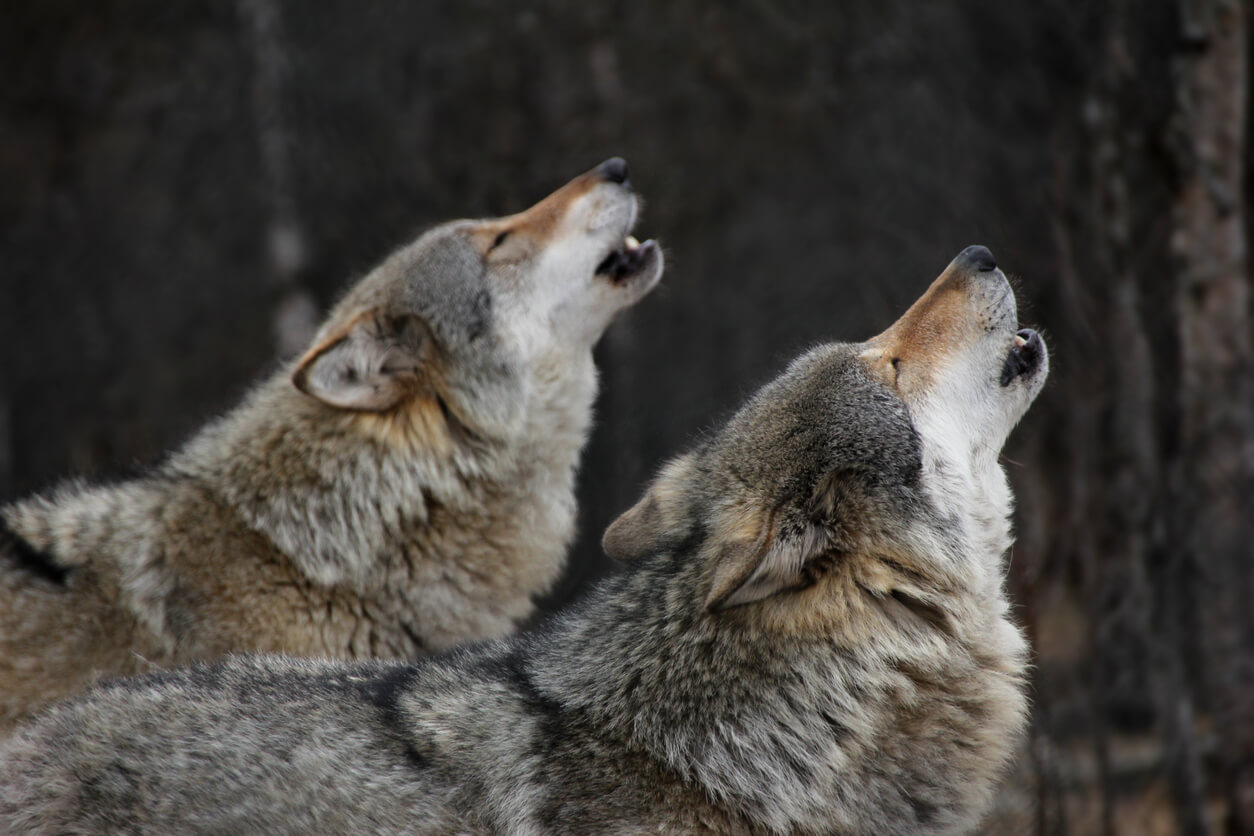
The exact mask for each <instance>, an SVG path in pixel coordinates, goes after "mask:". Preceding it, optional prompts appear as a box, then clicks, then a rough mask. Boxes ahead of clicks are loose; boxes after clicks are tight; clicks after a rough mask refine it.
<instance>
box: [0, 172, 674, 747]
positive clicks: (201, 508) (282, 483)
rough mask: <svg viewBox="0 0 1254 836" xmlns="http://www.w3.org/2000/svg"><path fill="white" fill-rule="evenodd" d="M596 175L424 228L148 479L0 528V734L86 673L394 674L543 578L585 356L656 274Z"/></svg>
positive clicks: (574, 441)
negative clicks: (274, 658)
mask: <svg viewBox="0 0 1254 836" xmlns="http://www.w3.org/2000/svg"><path fill="white" fill-rule="evenodd" d="M637 210H638V198H637V196H636V194H635V192H634V191H633V189H632V186H631V182H630V179H629V176H628V168H627V164H626V163H625V162H624V161H623V160H621V159H619V158H615V159H611V160H608V161H606V162H605V163H603V164H601V165H600V166H598V167H597V168H595V169H593V170H592V171H589V172H587V173H585V174H583V175H582V176H580V177H577V178H575V179H574V180H573V181H571V182H570V183H568V184H567V185H565V186H563V187H562V188H560V189H558V190H557V191H556V192H554V193H553V194H551V195H550V196H548V197H547V198H545V199H544V200H542V201H540V202H539V203H538V204H536V205H535V206H533V207H532V208H530V209H528V210H526V211H524V212H521V213H520V214H516V215H511V216H508V217H502V218H494V219H489V220H479V221H456V222H452V223H448V224H445V225H442V226H438V227H436V228H434V229H432V230H431V231H429V232H427V233H426V234H424V235H422V236H421V237H419V238H418V239H417V240H416V241H415V242H413V243H411V244H409V245H408V246H406V247H404V248H402V249H400V250H399V251H397V252H395V253H394V254H392V255H391V256H389V257H388V258H387V259H386V260H384V261H383V262H382V264H380V265H379V266H378V267H377V268H375V269H374V270H373V271H372V272H370V273H369V274H368V275H367V276H365V277H364V278H363V279H362V280H361V281H360V282H359V283H357V284H356V285H355V286H354V287H352V288H351V290H349V292H348V293H347V294H346V295H345V296H344V297H343V299H342V300H341V301H340V302H339V304H338V305H337V306H336V307H335V308H334V310H333V311H332V312H331V313H330V315H329V317H328V319H327V320H326V321H325V323H323V324H322V326H321V328H320V330H319V331H318V333H317V335H316V337H315V339H314V341H313V344H312V345H311V346H310V347H309V349H308V351H306V352H305V353H304V355H303V356H302V357H299V358H298V359H296V360H295V361H294V362H292V363H290V364H288V365H286V366H285V367H284V368H282V369H280V370H279V371H278V372H277V373H276V374H275V375H274V376H273V377H272V378H270V379H269V380H267V381H265V382H263V383H262V384H261V385H260V386H259V387H258V388H257V389H256V390H255V391H254V392H252V394H251V395H250V396H249V397H248V398H247V399H246V400H245V401H244V403H243V404H242V405H241V406H239V407H238V408H237V409H235V410H234V411H233V412H230V413H229V414H227V415H226V416H225V417H223V418H222V419H220V420H218V421H216V422H214V423H211V424H210V425H208V426H207V427H205V428H204V429H203V431H202V432H200V433H199V434H198V435H197V436H195V437H194V438H193V439H192V440H191V441H190V443H188V444H187V445H186V446H185V447H183V449H181V450H179V451H178V452H176V453H174V454H173V455H172V456H170V457H169V459H168V460H167V461H165V462H164V463H163V464H161V465H160V466H159V467H157V468H156V469H155V470H154V471H153V472H151V473H150V474H148V475H145V476H143V477H141V478H137V479H134V480H132V481H127V482H122V483H120V484H112V485H87V484H82V483H70V484H68V485H65V486H62V487H60V488H58V489H56V490H54V491H52V492H51V493H48V494H47V495H41V496H35V497H33V498H29V499H25V500H22V501H19V502H16V503H15V504H12V505H10V506H8V507H5V508H3V509H0V728H3V727H4V726H7V725H11V724H13V723H14V722H15V721H16V720H17V719H18V718H20V717H22V716H24V715H26V714H28V713H29V712H31V711H33V710H34V709H36V708H38V707H39V706H40V705H41V704H43V703H46V702H49V701H52V700H54V699H58V698H61V697H64V696H67V695H69V694H71V693H75V692H78V691H81V690H82V689H84V688H85V687H86V686H87V685H88V684H89V683H91V682H92V681H94V680H96V679H98V678H100V677H101V676H106V675H107V676H119V675H128V674H135V673H140V672H145V671H148V670H151V669H153V668H154V667H155V668H160V667H165V666H171V665H178V664H184V663H189V662H192V661H196V660H210V659H214V658H217V657H220V656H222V655H224V654H227V653H231V652H242V651H272V652H283V653H290V654H297V655H304V656H324V657H331V658H338V659H357V658H363V657H392V658H411V657H416V656H420V655H424V654H430V653H435V652H439V651H442V650H445V649H447V648H449V647H451V646H453V645H455V644H457V643H458V642H463V641H469V640H475V639H484V638H490V637H493V636H499V635H502V634H504V633H507V632H510V631H512V630H513V629H515V627H516V625H518V624H519V623H520V622H521V621H523V620H525V619H527V618H528V617H530V616H531V614H532V612H533V609H534V603H533V599H534V598H535V596H537V595H539V594H541V593H544V592H545V591H546V590H548V589H549V587H550V586H551V584H552V583H553V582H554V580H555V579H556V578H557V576H558V575H559V574H560V572H561V570H562V568H563V565H564V562H565V555H566V550H567V546H568V544H569V541H570V539H571V537H572V533H573V527H574V517H575V499H574V494H573V484H574V478H575V471H576V467H577V465H578V462H579V456H580V451H581V449H582V448H583V446H584V442H585V439H586V437H587V435H588V430H589V424H590V420H591V407H592V402H593V399H594V396H595V393H596V388H597V375H596V369H595V367H594V365H593V358H592V348H593V346H594V344H595V343H596V342H597V340H598V338H599V336H600V335H601V333H602V331H603V330H604V329H605V328H606V326H607V325H608V323H609V322H610V321H611V319H612V318H613V316H614V315H615V314H616V313H617V312H618V311H620V310H622V309H624V308H626V307H628V306H630V305H632V304H634V303H635V302H637V301H638V300H640V299H641V298H643V297H644V295H645V294H647V293H648V292H649V291H650V290H651V289H652V288H653V287H654V286H655V285H656V284H657V283H658V281H659V279H660V276H661V274H662V269H663V258H662V253H661V250H660V249H659V248H658V246H657V244H656V243H655V242H653V241H646V242H644V243H640V242H638V241H637V240H636V239H635V238H634V237H632V236H631V234H630V233H631V230H632V227H633V225H634V224H635V221H636V216H637Z"/></svg>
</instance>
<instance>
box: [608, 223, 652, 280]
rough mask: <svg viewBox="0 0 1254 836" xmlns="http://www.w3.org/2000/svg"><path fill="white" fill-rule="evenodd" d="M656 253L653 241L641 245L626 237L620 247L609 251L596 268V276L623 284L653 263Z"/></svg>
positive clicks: (632, 237) (630, 237) (633, 237)
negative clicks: (605, 277) (606, 277)
mask: <svg viewBox="0 0 1254 836" xmlns="http://www.w3.org/2000/svg"><path fill="white" fill-rule="evenodd" d="M656 252H657V242H655V241H654V240H653V239H649V240H648V241H645V242H644V243H643V244H642V243H640V242H639V241H637V240H636V239H635V236H632V235H628V236H627V237H626V238H625V239H623V243H622V245H621V246H619V247H617V248H615V249H613V250H611V251H610V254H609V255H607V256H606V257H605V260H604V261H602V262H601V263H600V265H599V266H598V267H597V270H596V272H597V275H598V276H608V277H609V279H610V281H613V282H615V283H619V282H625V281H627V280H628V279H630V278H631V277H632V276H635V275H636V274H638V273H640V272H641V271H642V270H644V268H645V266H646V265H648V264H649V263H650V262H652V261H653V257H654V255H655V253H656Z"/></svg>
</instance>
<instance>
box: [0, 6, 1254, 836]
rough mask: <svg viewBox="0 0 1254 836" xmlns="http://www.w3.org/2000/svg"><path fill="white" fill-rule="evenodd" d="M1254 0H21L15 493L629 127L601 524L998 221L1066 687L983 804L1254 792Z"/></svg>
mask: <svg viewBox="0 0 1254 836" xmlns="http://www.w3.org/2000/svg"><path fill="white" fill-rule="evenodd" d="M1250 18H1251V15H1250V14H1249V8H1248V4H1247V3H1245V2H1239V0H1178V2H1176V1H1175V0H1153V1H1152V2H1133V0H1091V2H1062V0H954V2H948V3H943V4H942V3H920V2H914V0H869V1H867V2H863V1H862V0H847V2H842V3H827V4H811V3H802V2H787V1H786V0H735V1H734V2H726V3H719V4H711V3H697V2H685V1H684V0H637V2H632V3H624V2H606V3H588V2H584V1H583V0H539V2H533V3H518V4H514V3H501V2H484V1H483V0H450V1H448V2H436V1H435V0H429V2H422V3H412V2H371V3H347V2H330V0H238V2H235V3H230V2H221V0H218V1H216V2H208V1H206V2H196V0H183V1H182V2H178V3H170V2H165V0H130V1H129V2H120V0H94V2H92V3H82V2H71V0H39V2H16V0H14V2H9V3H6V4H5V5H4V8H3V10H2V11H0V70H2V72H3V79H4V83H3V84H0V183H2V188H0V352H2V353H3V354H2V356H3V360H2V361H0V499H6V500H7V499H12V498H14V497H17V496H21V495H23V494H26V493H29V492H32V491H35V490H38V489H41V488H44V487H47V486H49V485H51V484H53V483H55V482H56V481H57V480H59V479H61V478H63V477H66V476H71V475H84V476H88V477H110V476H115V475H117V474H120V473H124V472H125V471H126V470H127V469H128V468H130V467H132V466H134V465H136V464H143V463H151V462H154V461H156V460H159V458H160V457H161V455H162V453H163V452H165V451H167V450H169V449H170V448H171V447H173V446H174V445H176V444H178V443H179V442H180V441H182V440H183V439H185V438H187V437H188V435H189V434H190V433H191V432H193V431H194V430H195V429H196V428H197V427H198V426H199V425H200V424H201V423H203V422H204V421H205V420H206V419H207V418H209V417H210V416H212V415H215V414H217V413H220V412H222V411H224V410H226V409H228V408H229V407H230V406H232V405H233V404H234V403H235V402H236V401H237V400H238V399H239V398H240V397H241V395H242V394H243V393H244V392H245V391H246V390H247V388H248V387H249V385H250V384H251V383H252V382H253V381H255V380H257V379H258V378H259V377H261V376H262V375H264V374H266V373H267V372H268V371H270V370H272V369H273V368H274V367H275V365H276V363H277V360H278V358H280V357H282V356H285V355H290V354H291V353H294V352H296V351H298V350H299V349H300V348H302V347H303V344H304V340H305V339H307V338H308V336H309V334H310V333H311V331H312V329H313V328H314V326H315V325H316V324H317V321H318V318H319V316H320V315H321V312H322V311H325V310H326V308H327V306H328V305H329V303H331V302H332V301H333V300H334V299H335V298H336V296H337V294H338V293H339V292H340V291H341V290H342V289H343V288H344V287H345V286H346V284H347V283H348V282H349V281H351V280H352V279H353V278H354V277H357V276H360V275H361V274H362V273H363V272H364V271H365V270H367V269H369V268H370V267H371V266H373V264H374V263H376V262H377V261H378V260H380V259H381V258H382V257H383V256H384V255H385V254H386V253H387V252H388V251H389V250H390V249H392V248H393V247H395V246H397V245H399V244H401V243H403V242H405V241H407V240H409V239H410V238H412V237H413V236H414V235H415V234H416V233H417V232H418V231H420V230H422V229H423V228H424V227H426V226H428V225H430V224H433V223H436V222H439V221H442V220H446V219H449V218H453V217H465V216H486V215H496V214H502V213H507V212H512V211H516V210H518V209H521V208H523V207H526V206H528V205H530V204H531V203H532V202H534V201H535V200H537V199H538V198H540V197H542V196H543V195H545V194H547V193H548V192H549V191H550V190H552V189H553V188H555V187H556V186H558V185H560V184H561V183H563V182H565V181H566V180H567V179H569V178H570V177H572V176H574V175H575V174H577V173H579V172H581V171H583V170H585V169H587V168H589V167H591V166H592V165H594V164H596V163H598V162H600V161H601V160H602V159H604V158H606V157H609V156H611V155H615V154H620V155H622V156H624V157H626V158H627V159H628V160H629V162H630V163H631V165H632V180H633V182H634V183H635V184H636V186H637V188H638V189H639V190H640V192H641V193H642V194H643V195H644V196H645V197H646V199H647V201H648V204H647V207H646V211H645V214H644V217H643V221H642V223H641V225H640V228H639V233H640V237H641V238H642V239H643V238H645V237H650V236H655V237H658V238H659V239H660V240H661V242H662V244H663V246H664V247H665V249H666V251H667V260H668V265H669V267H668V271H667V276H666V278H665V279H664V283H663V286H662V287H660V288H659V289H658V290H657V291H655V292H654V293H653V294H652V295H651V296H650V297H649V298H648V299H646V300H645V301H644V302H643V303H642V304H641V305H640V306H638V307H637V308H635V309H633V310H631V311H629V312H627V313H626V314H625V315H624V316H622V317H620V319H619V321H618V322H617V323H616V324H615V325H614V326H613V327H612V328H611V330H610V331H609V332H608V333H607V335H606V337H605V339H604V340H603V341H602V343H601V345H600V347H599V349H598V360H599V364H600V367H601V368H602V370H603V382H604V386H603V394H602V396H601V398H600V401H599V404H598V410H597V411H598V421H597V425H596V428H595V430H594V433H593V436H592V439H591V442H590V445H589V448H588V451H587V456H586V460H585V465H584V468H583V470H582V473H581V488H580V502H581V506H580V507H581V512H580V531H581V534H580V539H579V541H578V543H577V545H576V547H575V551H574V554H573V556H572V561H571V568H570V571H569V573H568V576H567V577H566V578H565V579H564V581H563V582H562V584H561V585H560V587H559V588H558V589H557V590H556V591H555V592H554V594H553V596H552V597H551V600H550V601H549V602H547V605H548V606H549V607H557V606H560V605H561V604H562V603H563V602H566V601H568V600H570V598H571V597H573V596H575V595H577V594H578V593H579V591H580V590H581V589H582V588H583V587H585V586H586V584H588V583H589V582H590V581H592V580H593V579H595V578H596V577H599V576H601V575H603V574H604V573H606V572H608V571H610V569H611V567H610V566H609V565H608V563H607V561H606V559H605V558H604V557H603V556H602V555H601V554H600V550H599V547H598V542H599V539H600V534H601V532H602V531H603V529H604V527H605V526H606V524H607V523H608V522H609V521H610V520H611V519H613V517H614V516H615V515H616V514H617V513H619V512H621V511H622V510H624V509H625V508H627V507H628V506H629V505H630V504H631V503H632V502H633V501H634V499H635V498H636V497H637V495H638V494H639V492H640V490H641V488H642V486H643V485H644V484H645V482H646V481H647V479H648V478H649V477H650V475H651V474H652V473H653V472H654V470H655V469H656V468H657V467H658V465H659V464H660V463H661V462H662V461H663V460H664V459H665V458H666V457H668V456H670V455H672V454H674V453H676V452H679V451H680V450H681V449H682V448H684V447H685V446H686V445H688V444H689V443H691V442H692V441H693V440H694V439H695V438H697V437H698V436H699V434H700V433H702V432H703V431H705V430H706V429H708V428H710V427H711V426H713V425H715V424H716V423H717V422H718V421H719V420H720V419H721V417H723V416H726V415H727V414H728V412H729V411H730V410H731V409H733V408H734V407H735V406H736V405H737V404H738V403H739V402H740V401H742V400H743V399H744V398H745V397H746V396H747V395H748V394H749V393H751V392H752V391H753V390H754V389H755V388H756V387H757V386H758V385H759V384H761V383H762V382H764V381H766V380H767V379H769V378H770V377H771V376H772V375H773V374H774V373H776V372H777V371H778V370H779V369H780V368H781V367H782V366H783V365H784V364H785V363H786V362H787V361H788V359H790V358H791V357H792V356H794V355H795V354H796V353H798V352H799V351H801V350H803V349H804V348H806V347H808V346H810V345H812V344H814V343H815V342H817V341H820V340H829V339H848V340H859V339H864V338H866V337H868V336H870V335H872V334H874V333H877V332H878V331H880V330H881V329H883V328H884V327H885V326H886V325H888V324H889V323H890V322H891V321H892V320H893V319H895V318H896V316H897V315H899V314H900V313H901V312H902V311H903V310H904V309H905V308H906V306H907V305H908V304H909V303H910V302H911V301H913V300H914V299H915V298H916V297H917V296H919V295H920V294H921V293H922V291H923V290H924V289H925V288H926V287H927V285H928V283H929V282H930V280H931V279H932V278H934V277H935V276H936V275H937V274H938V273H939V272H940V271H941V270H942V269H943V268H944V266H945V265H946V263H947V262H948V261H949V259H950V258H951V257H952V256H953V255H955V254H956V253H957V252H958V251H960V250H961V249H962V248H963V247H965V246H967V245H968V244H973V243H981V244H985V245H987V246H989V247H990V248H991V249H992V250H993V252H994V253H995V254H996V255H997V257H998V260H999V262H1000V264H1001V266H1002V267H1003V268H1004V269H1005V270H1006V271H1007V272H1008V273H1010V274H1013V276H1015V282H1016V286H1017V289H1018V292H1019V298H1020V304H1021V314H1022V317H1023V320H1024V323H1025V324H1031V325H1034V326H1038V327H1040V328H1041V329H1042V330H1043V331H1044V332H1045V333H1046V335H1047V339H1048V340H1049V342H1050V345H1051V352H1052V355H1053V369H1054V371H1053V374H1052V379H1051V382H1050V384H1049V385H1048V387H1047V388H1046V390H1045V392H1044V393H1043V394H1042V396H1041V397H1040V399H1039V400H1038V402H1037V405H1036V406H1035V407H1034V408H1033V410H1032V412H1031V413H1029V415H1028V416H1027V418H1026V419H1025V421H1024V422H1023V424H1022V425H1021V427H1020V428H1019V429H1018V430H1017V431H1016V433H1015V435H1014V437H1013V438H1012V440H1011V443H1010V445H1009V447H1008V448H1007V451H1006V455H1005V464H1006V466H1007V469H1008V471H1009V473H1010V477H1011V480H1012V482H1013V484H1014V487H1015V490H1016V494H1017V496H1018V504H1019V508H1018V511H1017V519H1016V522H1017V528H1018V531H1019V542H1018V544H1017V545H1016V547H1015V549H1014V551H1013V554H1012V556H1011V562H1010V569H1009V572H1010V586H1011V589H1012V592H1013V595H1014V598H1015V601H1016V604H1017V612H1018V617H1019V618H1020V619H1021V621H1022V622H1023V623H1024V624H1025V625H1026V627H1027V629H1028V631H1029V632H1030V634H1031V637H1032V641H1033V646H1034V648H1035V650H1036V658H1035V667H1034V671H1033V677H1034V679H1033V705H1034V709H1033V711H1034V715H1033V729H1032V732H1031V735H1030V737H1029V739H1028V740H1027V741H1026V742H1025V744H1024V747H1023V751H1022V755H1021V757H1020V758H1019V761H1018V764H1017V766H1016V768H1015V770H1014V771H1013V772H1012V773H1011V774H1010V775H1009V776H1008V778H1007V781H1006V783H1005V786H1004V787H1003V789H1002V791H1001V792H1000V794H999V798H998V803H997V808H996V810H995V811H994V814H993V816H992V818H991V819H990V821H989V822H988V824H987V827H986V832H988V833H1041V834H1088V833H1096V834H1114V833H1119V834H1125V833H1126V834H1158V833H1162V834H1167V833H1226V834H1236V833H1254V545H1252V543H1254V350H1252V348H1251V304H1250V289H1251V273H1250V264H1249V261H1248V258H1247V253H1246V250H1247V242H1248V241H1249V240H1250V233H1251V221H1250V213H1249V212H1248V211H1247V209H1246V207H1247V203H1248V198H1249V196H1250V193H1251V180H1250V176H1249V174H1248V172H1247V167H1246V165H1245V163H1246V160H1247V159H1248V146H1249V142H1248V139H1247V137H1248V131H1247V128H1248V126H1249V116H1248V114H1249V112H1250V110H1249V108H1248V98H1249V91H1250V84H1249V75H1250V68H1249V60H1248V53H1249V46H1248V45H1249V40H1250V37H1249V36H1250V26H1251V24H1250Z"/></svg>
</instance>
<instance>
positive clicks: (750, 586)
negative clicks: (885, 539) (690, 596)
mask: <svg viewBox="0 0 1254 836" xmlns="http://www.w3.org/2000/svg"><path fill="white" fill-rule="evenodd" d="M839 479H840V477H839V476H837V475H836V474H830V475H829V476H828V477H827V478H825V479H823V480H822V481H821V482H820V484H819V487H818V489H817V490H816V492H815V494H814V496H813V497H812V498H811V500H810V504H809V507H808V509H807V512H806V515H805V522H803V523H801V524H800V525H799V527H797V526H794V525H789V526H787V527H785V526H784V525H782V524H781V522H780V520H779V514H778V513H776V512H774V511H768V510H765V509H763V508H761V507H760V506H756V505H750V506H748V507H742V508H739V509H729V511H730V513H728V512H725V513H724V520H725V521H726V522H725V523H724V524H723V525H722V526H720V529H719V530H718V531H717V532H716V534H715V536H716V537H718V541H717V542H718V546H717V548H718V551H717V556H716V557H715V558H714V573H713V574H714V580H713V583H711V585H710V592H709V594H708V595H707V596H706V599H705V605H706V608H707V609H709V610H711V611H717V610H725V609H729V608H731V607H738V606H741V605H743V604H751V603H753V602H754V601H761V600H762V599H764V598H769V597H770V596H772V595H775V594H777V593H780V592H788V591H790V590H796V589H804V588H806V587H807V586H810V585H811V584H812V583H814V577H815V574H816V572H817V571H819V569H820V567H821V566H822V565H823V564H824V562H825V561H829V560H831V559H832V558H833V557H834V556H835V555H836V553H837V544H836V543H834V542H833V535H832V529H831V528H830V527H829V524H830V523H831V522H832V521H833V520H834V517H835V513H836V506H837V504H838V503H839V501H840V500H839V494H840V487H839Z"/></svg>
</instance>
